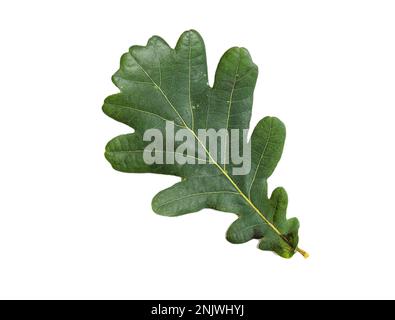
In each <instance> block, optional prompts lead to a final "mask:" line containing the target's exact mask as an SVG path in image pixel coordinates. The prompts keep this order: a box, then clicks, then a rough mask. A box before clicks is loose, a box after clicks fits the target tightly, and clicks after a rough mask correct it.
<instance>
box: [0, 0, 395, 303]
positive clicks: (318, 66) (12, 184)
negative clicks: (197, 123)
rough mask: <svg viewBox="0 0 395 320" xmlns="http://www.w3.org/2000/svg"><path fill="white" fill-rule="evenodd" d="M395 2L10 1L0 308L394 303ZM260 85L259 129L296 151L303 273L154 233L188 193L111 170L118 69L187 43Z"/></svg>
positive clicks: (199, 229)
mask: <svg viewBox="0 0 395 320" xmlns="http://www.w3.org/2000/svg"><path fill="white" fill-rule="evenodd" d="M394 16H395V3H394V1H377V0H375V1H363V0H358V1H346V0H341V1H336V0H331V1H317V0H312V1H262V0H260V1H246V0H243V1H229V0H227V1H212V0H211V1H202V0H200V1H185V0H183V1H156V2H154V1H148V0H146V1H115V0H112V1H106V2H102V1H97V0H96V1H3V2H1V4H0V30H1V31H0V32H1V41H0V57H1V58H0V97H1V102H0V104H1V106H0V108H1V115H0V134H1V135H0V139H1V140H0V141H1V149H0V155H1V158H0V159H1V160H0V188H1V193H0V197H1V198H0V298H38V299H41V298H51V299H58V298H75V299H80V298H90V299H95V298H120V299H142V298H158V299H173V298H174V299H175V298H184V299H189V298H207V299H210V298H222V299H227V298H234V299H239V298H241V299H247V298H248V299H276V298H286V299H291V298H300V299H304V298H312V299H320V298H340V299H341V298H395V291H394V285H395V279H394V268H395V256H394V227H395V210H394V192H395V190H394V186H393V181H394V178H395V173H394V163H395V151H394V137H395V127H394V120H395V117H394V116H395V113H394V110H395V91H394V89H395V19H394ZM190 28H194V29H196V30H198V31H199V32H200V33H201V34H202V36H203V37H204V39H205V41H206V47H207V55H208V62H209V72H210V79H211V81H212V79H213V75H214V71H215V67H216V64H217V62H218V60H219V58H220V56H221V55H222V53H223V52H224V51H225V50H226V49H228V48H229V47H231V46H235V45H237V46H244V47H247V48H248V49H249V50H250V52H251V54H252V57H253V59H254V61H255V62H256V63H257V64H258V65H259V67H260V74H259V79H258V83H257V88H256V93H255V101H254V109H253V119H252V123H251V124H252V126H254V125H255V124H256V123H257V121H258V120H259V119H261V118H262V117H263V116H265V115H274V116H278V117H279V118H281V119H282V120H283V121H284V122H285V124H286V125H287V130H288V137H287V142H286V146H285V152H284V155H283V158H282V160H281V162H280V164H279V166H278V168H277V170H276V172H275V174H274V175H273V177H272V178H271V180H270V181H269V183H270V188H271V189H273V188H274V187H275V186H278V185H282V186H284V187H285V188H286V189H287V191H288V193H289V198H290V205H289V210H288V214H289V216H297V217H298V218H299V219H300V221H301V229H300V246H301V247H302V248H304V249H306V250H307V251H309V253H310V254H311V258H310V259H308V260H305V259H303V258H302V257H301V256H300V255H296V256H295V257H294V258H293V259H291V260H285V259H282V258H279V257H277V256H275V255H273V254H272V253H267V252H262V251H259V250H257V249H256V248H255V246H256V242H255V241H251V242H250V243H247V244H244V245H232V244H230V243H228V242H226V240H225V237H224V234H225V231H226V229H227V227H228V226H229V225H230V223H231V222H232V221H233V220H234V219H235V217H234V216H233V215H231V214H229V213H223V212H216V211H212V210H204V211H202V212H199V213H195V214H190V215H186V216H183V217H179V218H166V217H161V216H158V215H155V214H154V213H153V212H152V210H151V199H152V197H153V196H154V195H155V194H156V193H157V192H158V191H160V190H162V189H164V188H166V187H168V186H170V185H171V184H173V183H175V182H176V181H178V179H177V178H175V177H167V176H160V175H137V174H124V173H120V172H116V171H114V170H112V169H111V167H110V165H109V164H108V163H107V162H106V160H105V159H104V157H103V151H104V146H105V144H106V142H107V141H108V140H109V139H110V138H112V137H114V136H116V135H119V134H122V133H127V132H129V131H130V129H129V128H128V127H126V126H125V125H123V124H120V123H117V122H115V121H113V120H112V119H110V118H108V117H106V116H105V115H104V114H103V113H102V111H101V105H102V102H103V99H104V98H105V97H106V96H107V95H109V94H112V93H116V92H117V89H116V88H115V86H114V85H113V84H112V83H111V80H110V77H111V75H112V74H113V73H114V72H115V71H116V69H117V68H118V63H119V58H120V56H121V54H122V53H123V52H125V51H127V49H128V47H129V46H131V45H133V44H145V42H146V41H147V39H148V38H149V37H150V36H151V35H153V34H158V35H160V36H162V37H163V38H165V39H166V40H167V41H168V43H169V44H171V45H172V46H174V45H175V42H176V40H177V38H178V36H179V35H180V34H181V33H182V32H183V31H184V30H187V29H190Z"/></svg>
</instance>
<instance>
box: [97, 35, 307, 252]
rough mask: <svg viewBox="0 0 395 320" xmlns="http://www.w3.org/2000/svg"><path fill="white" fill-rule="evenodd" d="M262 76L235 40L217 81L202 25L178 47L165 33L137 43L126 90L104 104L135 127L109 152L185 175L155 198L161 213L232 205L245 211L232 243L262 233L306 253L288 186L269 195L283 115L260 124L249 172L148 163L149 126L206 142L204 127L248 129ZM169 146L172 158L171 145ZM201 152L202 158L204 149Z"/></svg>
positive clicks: (131, 166) (120, 80)
mask: <svg viewBox="0 0 395 320" xmlns="http://www.w3.org/2000/svg"><path fill="white" fill-rule="evenodd" d="M257 76H258V68H257V66H256V65H255V64H254V62H253V61H252V59H251V56H250V54H249V52H248V51H247V50H246V49H244V48H237V47H235V48H231V49H229V50H228V51H226V52H225V54H224V55H223V56H222V58H221V60H220V62H219V64H218V67H217V70H216V74H215V81H214V85H213V87H210V86H209V82H208V76H207V62H206V52H205V46H204V42H203V39H202V38H201V36H200V35H199V34H198V33H197V32H196V31H194V30H190V31H186V32H184V33H183V34H182V35H181V37H180V38H179V40H178V42H177V45H176V47H175V48H174V49H173V48H171V47H170V46H169V45H168V44H167V43H166V42H165V41H164V40H163V39H162V38H160V37H157V36H154V37H152V38H151V39H149V41H148V43H147V45H146V46H132V47H131V48H130V49H129V51H128V52H127V53H125V54H124V55H123V56H122V58H121V62H120V68H119V70H118V71H117V72H116V73H115V74H114V76H113V78H112V80H113V82H114V84H115V85H116V86H117V87H118V88H119V90H120V92H119V93H117V94H114V95H111V96H109V97H107V98H106V99H105V102H104V105H103V111H104V113H105V114H107V115H108V116H109V117H111V118H113V119H115V120H117V121H120V122H122V123H125V124H127V125H128V126H130V127H132V128H133V129H134V132H133V133H129V134H125V135H121V136H118V137H116V138H114V139H112V140H111V141H110V142H109V143H108V144H107V146H106V150H105V157H106V158H107V160H108V161H109V162H110V163H111V165H112V166H113V168H114V169H116V170H119V171H122V172H129V173H158V174H168V175H175V176H179V177H180V178H181V181H180V182H178V183H176V184H175V185H173V186H171V187H169V188H168V189H165V190H163V191H161V192H159V193H158V194H157V195H156V196H155V197H154V198H153V200H152V208H153V210H154V211H155V212H156V213H158V214H160V215H164V216H179V215H183V214H187V213H192V212H197V211H199V210H202V209H204V208H211V209H215V210H220V211H225V212H231V213H234V214H236V215H237V219H236V220H235V221H234V222H233V223H232V225H231V226H230V227H229V229H228V231H227V233H226V238H227V240H228V241H230V242H231V243H245V242H247V241H250V240H252V239H258V241H259V242H258V248H259V249H261V250H267V251H273V252H275V253H277V254H278V255H280V256H281V257H284V258H290V257H292V256H293V255H294V253H295V252H297V251H299V252H301V253H302V254H304V255H305V256H306V255H307V254H305V253H304V252H303V251H302V250H300V249H298V228H299V223H298V220H297V219H296V218H293V219H287V218H286V210H287V204H288V198H287V193H286V192H285V190H284V189H283V188H277V189H275V190H274V191H273V192H272V194H271V195H270V196H269V195H268V187H267V180H268V178H269V177H270V176H271V174H272V173H273V171H274V169H275V168H276V166H277V163H278V161H279V160H280V157H281V154H282V150H283V146H284V140H285V126H284V125H283V123H282V122H281V121H280V120H279V119H277V118H274V117H266V118H264V119H262V120H261V121H260V122H259V123H258V124H257V126H256V127H255V129H254V130H253V133H252V136H251V139H250V141H249V144H250V146H251V155H252V156H251V158H252V159H251V170H250V172H249V173H248V174H246V175H238V176H233V175H232V170H231V169H232V167H233V163H232V162H230V163H229V164H224V165H222V164H220V163H218V162H211V163H206V164H190V163H186V164H178V163H173V164H172V163H170V164H166V163H165V164H152V165H148V164H146V163H145V162H144V159H143V155H144V152H145V151H144V148H145V147H146V146H147V144H148V143H149V142H146V141H143V135H144V132H145V131H146V130H148V129H152V128H156V129H158V130H160V131H161V132H162V133H163V135H165V130H166V122H167V121H173V122H174V126H175V129H178V128H185V129H187V130H189V131H190V132H191V133H193V134H194V137H195V138H196V141H194V143H196V144H199V143H201V141H199V139H198V136H197V132H198V129H208V128H213V129H226V130H231V129H248V128H249V123H250V118H251V110H252V103H253V93H254V88H255V83H256V79H257ZM222 151H223V150H222ZM222 151H221V152H222ZM170 152H171V151H170ZM163 153H164V157H166V156H168V154H166V153H169V151H166V150H165V151H163ZM206 153H209V150H206ZM170 156H173V155H170ZM193 157H194V158H195V159H200V158H201V154H199V153H198V152H197V153H196V154H195V155H194V156H193ZM208 162H209V161H208Z"/></svg>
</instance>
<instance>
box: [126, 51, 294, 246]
mask: <svg viewBox="0 0 395 320" xmlns="http://www.w3.org/2000/svg"><path fill="white" fill-rule="evenodd" d="M130 55H131V56H132V57H133V59H134V60H135V62H136V64H137V65H138V66H139V68H141V70H142V71H143V72H144V73H145V75H146V76H147V77H148V79H150V80H151V81H152V83H153V84H154V85H155V86H156V87H157V88H158V90H159V91H160V92H161V94H162V95H163V97H164V98H165V100H166V101H167V102H168V104H169V106H170V107H171V108H172V109H173V110H174V112H175V113H176V114H177V116H178V117H179V118H180V120H181V121H182V123H183V125H184V126H185V128H186V129H187V130H189V131H190V132H191V133H192V134H193V136H194V137H195V139H196V140H197V141H198V143H200V145H201V146H202V147H203V149H204V150H205V152H206V154H207V156H208V157H209V159H210V160H211V161H212V163H213V164H214V165H215V166H216V167H217V168H218V169H219V170H220V171H221V173H222V174H223V175H224V176H225V177H226V178H227V179H228V181H229V182H230V183H231V184H232V186H233V187H234V188H235V189H236V191H237V192H238V193H239V194H240V196H241V197H242V198H243V199H244V200H245V201H246V202H247V203H248V205H249V206H250V207H251V208H252V209H254V211H255V212H256V213H257V214H258V215H259V216H260V217H261V218H262V220H263V221H264V222H265V223H266V224H267V225H268V226H269V227H270V228H271V229H272V230H273V231H274V232H275V233H276V234H277V235H278V236H279V237H280V238H281V239H283V240H284V241H285V243H286V244H287V245H288V246H289V247H290V248H292V249H293V246H292V245H291V244H290V243H289V240H288V239H287V238H286V237H285V236H284V235H283V234H282V233H281V232H280V230H278V229H277V227H276V226H275V225H274V224H273V223H271V222H270V221H269V219H267V218H266V217H265V215H264V214H263V213H262V212H261V211H260V210H259V209H258V208H257V207H256V206H255V204H254V203H252V201H251V200H250V199H249V198H248V197H247V196H246V195H245V194H244V192H243V191H242V190H241V189H240V188H239V186H238V185H237V184H236V182H234V180H233V179H232V178H231V177H230V176H229V174H228V173H227V172H226V171H225V170H224V169H223V168H222V167H221V166H220V165H219V163H218V162H217V161H216V160H215V159H214V158H213V157H212V155H211V154H210V152H209V151H208V150H207V148H206V147H205V145H204V144H203V143H202V141H201V140H200V139H199V137H198V136H197V135H196V133H195V132H194V131H193V130H192V129H191V128H190V127H189V126H188V125H187V124H186V122H185V120H184V119H183V118H182V117H181V115H180V113H179V112H178V110H177V108H176V107H175V106H174V105H173V104H172V102H171V101H170V100H169V98H168V97H167V95H166V94H165V92H164V91H163V90H162V88H161V87H160V86H159V85H158V84H157V83H156V82H155V81H154V80H153V79H152V77H151V76H150V75H149V74H148V72H147V71H146V70H145V69H144V68H143V66H142V65H141V64H140V63H139V62H138V61H137V59H136V57H135V56H134V55H133V54H132V53H131V52H130ZM295 250H296V251H299V249H298V248H296V249H295ZM299 252H300V251H299Z"/></svg>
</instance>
